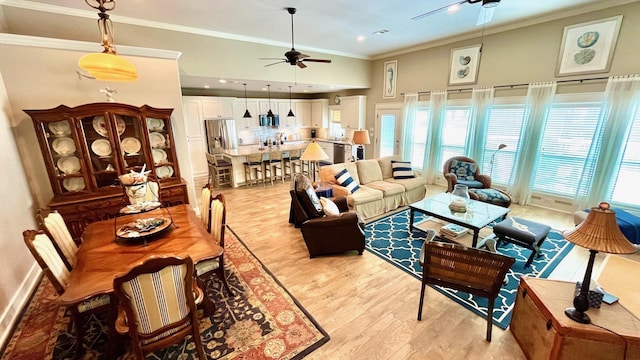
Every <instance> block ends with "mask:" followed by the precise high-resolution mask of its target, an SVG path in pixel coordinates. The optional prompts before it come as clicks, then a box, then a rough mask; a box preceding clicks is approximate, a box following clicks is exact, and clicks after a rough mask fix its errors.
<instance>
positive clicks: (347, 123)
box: [340, 95, 367, 130]
mask: <svg viewBox="0 0 640 360" xmlns="http://www.w3.org/2000/svg"><path fill="white" fill-rule="evenodd" d="M366 105H367V97H366V96H364V95H356V96H342V97H340V124H341V125H340V126H342V128H343V129H345V130H358V129H362V128H363V127H364V124H365V116H366Z"/></svg>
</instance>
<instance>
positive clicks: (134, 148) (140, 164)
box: [112, 114, 152, 174]
mask: <svg viewBox="0 0 640 360" xmlns="http://www.w3.org/2000/svg"><path fill="white" fill-rule="evenodd" d="M112 116H113V117H114V119H115V124H116V126H117V127H118V128H119V129H120V128H121V129H122V131H120V130H118V137H117V141H118V143H119V146H120V154H121V155H122V161H123V171H122V173H123V174H126V173H129V172H131V171H135V172H140V171H142V169H143V168H144V169H145V171H146V170H152V169H151V167H150V162H149V160H148V159H147V155H146V153H145V151H144V149H145V147H146V144H144V138H145V137H146V134H145V130H144V127H143V126H142V123H141V121H140V118H139V117H138V116H134V115H124V114H112Z"/></svg>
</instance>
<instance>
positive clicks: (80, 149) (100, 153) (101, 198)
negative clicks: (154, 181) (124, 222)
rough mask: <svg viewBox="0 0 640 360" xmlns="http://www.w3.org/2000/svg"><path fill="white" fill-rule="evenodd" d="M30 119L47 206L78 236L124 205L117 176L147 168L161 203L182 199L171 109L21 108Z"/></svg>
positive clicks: (107, 106)
mask: <svg viewBox="0 0 640 360" xmlns="http://www.w3.org/2000/svg"><path fill="white" fill-rule="evenodd" d="M24 111H25V112H26V113H27V114H28V115H29V116H30V117H31V119H32V120H33V124H34V127H35V131H36V135H37V137H38V142H39V145H40V149H41V151H42V156H43V158H44V163H45V166H46V169H47V174H48V176H49V181H50V183H51V188H52V190H53V195H54V196H53V199H52V200H51V202H50V203H49V208H51V209H52V210H58V211H59V212H60V213H61V214H62V216H63V217H64V218H65V221H66V222H67V225H68V226H69V228H70V231H71V233H72V236H73V237H74V238H78V237H79V236H80V235H81V234H82V231H83V230H84V226H85V225H86V224H88V223H90V222H92V221H96V220H100V219H104V218H111V217H113V216H114V215H115V214H117V213H118V211H119V209H120V208H122V207H123V206H124V205H125V204H126V200H125V197H124V193H123V190H122V187H121V186H119V185H117V179H118V176H119V175H122V174H126V173H129V172H130V171H136V172H139V171H141V170H142V169H146V170H150V171H151V174H153V175H155V177H157V178H158V179H159V183H160V198H161V200H162V202H163V203H165V205H167V206H168V205H175V204H181V203H188V198H187V191H186V183H185V182H184V180H182V179H181V177H180V167H179V166H178V158H177V156H176V151H175V147H174V144H175V142H174V138H173V131H172V124H171V113H172V112H173V109H158V108H153V107H150V106H147V105H144V106H141V107H135V106H132V105H126V104H117V103H94V104H86V105H81V106H77V107H73V108H71V107H67V106H65V105H60V106H58V107H56V108H53V109H46V110H24Z"/></svg>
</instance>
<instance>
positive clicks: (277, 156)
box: [263, 150, 284, 185]
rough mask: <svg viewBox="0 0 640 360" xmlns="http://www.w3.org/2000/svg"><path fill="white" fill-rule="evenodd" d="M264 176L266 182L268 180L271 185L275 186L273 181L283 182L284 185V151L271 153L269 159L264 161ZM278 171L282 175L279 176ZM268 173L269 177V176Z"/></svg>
mask: <svg viewBox="0 0 640 360" xmlns="http://www.w3.org/2000/svg"><path fill="white" fill-rule="evenodd" d="M263 162H264V175H265V180H266V179H267V176H268V179H269V180H270V181H271V185H273V180H278V179H279V180H282V183H283V184H284V165H283V161H282V151H279V150H278V151H270V152H269V158H268V159H266V160H264V161H263ZM278 170H279V171H280V175H278ZM267 172H268V173H269V175H267Z"/></svg>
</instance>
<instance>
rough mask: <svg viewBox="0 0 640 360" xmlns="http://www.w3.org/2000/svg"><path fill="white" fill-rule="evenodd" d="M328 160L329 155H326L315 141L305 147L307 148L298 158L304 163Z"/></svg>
mask: <svg viewBox="0 0 640 360" xmlns="http://www.w3.org/2000/svg"><path fill="white" fill-rule="evenodd" d="M328 158H329V155H327V153H326V152H324V150H322V148H321V147H320V145H318V143H317V142H315V141H314V142H312V143H311V144H309V145H307V148H306V149H304V152H303V153H302V155H301V156H300V160H305V161H318V160H327V159H328Z"/></svg>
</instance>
